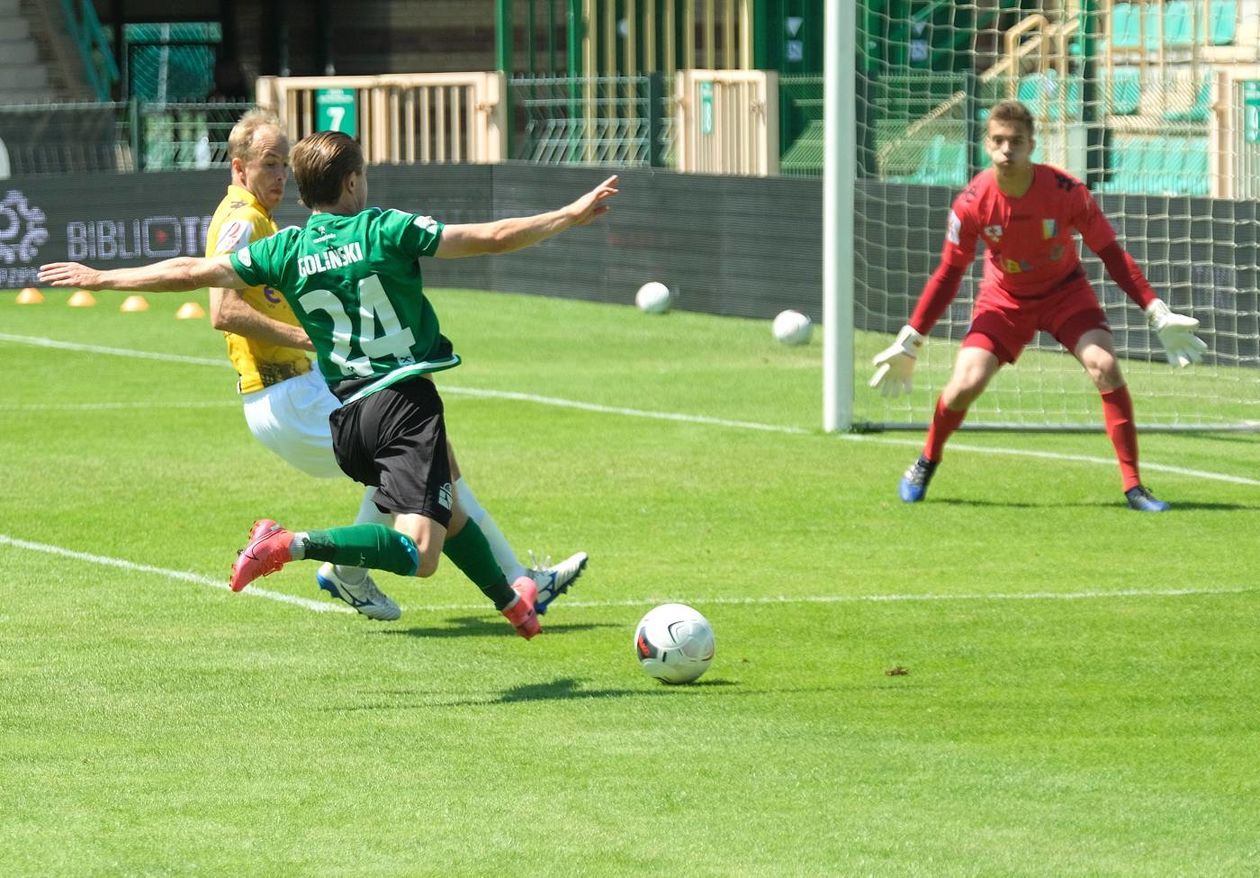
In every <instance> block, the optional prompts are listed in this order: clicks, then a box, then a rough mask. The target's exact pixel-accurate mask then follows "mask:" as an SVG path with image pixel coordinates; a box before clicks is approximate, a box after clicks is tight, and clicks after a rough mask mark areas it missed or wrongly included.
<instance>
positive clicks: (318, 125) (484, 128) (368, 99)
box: [257, 73, 507, 164]
mask: <svg viewBox="0 0 1260 878" xmlns="http://www.w3.org/2000/svg"><path fill="white" fill-rule="evenodd" d="M331 89H341V90H343V95H347V98H346V99H347V104H346V106H345V107H344V108H343V112H346V113H348V112H350V111H352V117H353V118H354V120H355V126H354V128H355V130H353V131H349V132H347V133H351V134H354V135H355V136H357V137H358V138H359V140H360V142H361V143H362V144H363V154H364V157H365V158H366V159H367V161H368V162H371V163H375V164H381V163H388V164H399V163H408V164H410V163H430V162H433V163H487V162H500V161H503V160H504V158H506V142H507V141H506V130H507V119H506V115H507V113H506V107H507V102H506V101H505V100H504V79H503V74H501V73H410V74H388V75H382V76H293V77H277V76H264V77H260V78H259V79H258V85H257V100H258V105H259V106H262V107H267V108H269V109H271V110H274V111H275V112H276V113H277V114H279V116H280V118H281V120H282V121H283V122H284V124H285V127H286V129H287V131H288V135H289V137H290V139H292V140H297V139H299V138H301V137H304V136H306V135H307V134H310V133H312V132H314V131H318V130H323V129H327V128H332V127H336V126H335V125H334V124H331V123H332V122H336V121H337V120H336V117H334V118H333V119H332V120H330V119H329V118H327V117H325V116H323V114H321V113H320V100H319V99H320V93H321V92H325V93H327V91H328V90H331Z"/></svg>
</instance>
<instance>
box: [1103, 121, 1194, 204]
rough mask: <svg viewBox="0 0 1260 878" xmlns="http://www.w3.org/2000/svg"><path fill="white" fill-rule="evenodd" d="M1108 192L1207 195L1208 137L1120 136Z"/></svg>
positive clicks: (1112, 164)
mask: <svg viewBox="0 0 1260 878" xmlns="http://www.w3.org/2000/svg"><path fill="white" fill-rule="evenodd" d="M1101 189H1102V191H1104V192H1126V193H1132V194H1145V195H1197V196H1201V195H1207V194H1208V192H1209V191H1210V189H1211V181H1210V179H1209V177H1208V140H1207V138H1206V137H1202V136H1195V137H1173V136H1169V137H1163V136H1158V135H1118V136H1117V137H1116V140H1115V142H1114V143H1113V145H1112V153H1111V178H1110V179H1109V180H1107V181H1106V182H1105V183H1103V185H1102V187H1101Z"/></svg>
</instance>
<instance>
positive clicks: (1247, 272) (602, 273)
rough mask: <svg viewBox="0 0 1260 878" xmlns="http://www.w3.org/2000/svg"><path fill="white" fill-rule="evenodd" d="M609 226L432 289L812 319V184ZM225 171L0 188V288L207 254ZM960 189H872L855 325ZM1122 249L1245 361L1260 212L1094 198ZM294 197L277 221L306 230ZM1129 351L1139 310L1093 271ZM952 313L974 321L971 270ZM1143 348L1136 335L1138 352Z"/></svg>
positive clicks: (649, 200) (693, 180) (504, 176)
mask: <svg viewBox="0 0 1260 878" xmlns="http://www.w3.org/2000/svg"><path fill="white" fill-rule="evenodd" d="M609 173H610V172H609V171H608V170H605V169H596V168H559V167H545V166H537V165H526V164H519V165H518V164H504V165H494V166H432V165H431V166H423V165H422V166H408V167H389V166H380V167H373V168H372V169H371V171H370V173H369V183H370V200H371V202H372V203H373V204H379V205H381V206H388V207H397V208H400V209H404V210H411V211H415V212H418V213H424V214H429V215H431V216H434V217H436V218H438V219H440V220H443V221H445V222H481V221H485V220H490V219H495V218H498V217H503V216H512V215H523V214H529V213H535V212H538V211H542V210H549V209H551V208H555V207H558V206H560V205H562V204H564V203H565V202H567V201H568V200H570V199H572V198H574V197H576V196H577V195H579V194H581V193H582V192H584V191H586V190H587V189H589V188H591V187H593V186H594V185H595V184H597V183H598V182H599V181H600V180H602V179H603V178H604V177H605V176H606V175H608V174H609ZM620 177H621V190H622V191H621V194H620V195H619V196H618V197H617V199H616V200H615V201H614V207H613V211H612V213H610V214H609V215H608V217H606V218H604V219H601V220H599V221H597V222H596V223H595V224H593V225H592V226H590V227H587V228H583V229H576V230H572V231H570V232H568V233H566V234H564V235H562V236H559V237H557V238H554V239H552V240H551V241H548V242H545V243H544V244H542V245H541V246H538V247H536V248H533V249H530V250H527V251H521V252H519V253H514V254H508V255H505V256H499V257H493V258H476V259H462V260H430V261H428V262H426V264H425V266H424V272H425V282H426V283H427V284H429V285H430V286H464V287H471V288H475V289H490V290H501V291H506V292H521V293H532V294H539V295H548V296H557V297H561V298H578V299H589V300H595V301H605V302H618V303H623V304H624V303H629V302H632V301H633V297H634V292H635V290H636V289H637V288H638V287H639V286H640V285H641V284H643V283H644V282H646V281H649V280H659V281H662V282H664V283H666V284H668V285H669V286H671V287H673V288H675V289H676V290H677V291H678V292H679V299H678V305H677V307H679V308H681V309H684V310H692V311H703V312H708V313H712V314H723V315H737V316H743V317H759V318H764V317H771V316H773V315H774V314H776V313H778V312H779V311H781V310H783V309H785V308H793V309H796V310H800V311H803V312H805V313H806V314H808V315H809V316H811V317H812V318H814V319H815V320H819V319H821V316H822V292H821V288H822V241H821V238H822V232H821V223H822V190H821V184H820V183H819V181H817V180H809V179H781V178H776V179H753V178H734V177H710V176H693V175H682V174H675V173H672V172H663V171H657V172H654V171H650V170H638V169H635V170H623V171H621V172H620ZM226 185H227V176H226V174H225V173H224V172H223V171H187V172H178V173H176V172H172V173H153V174H126V175H111V174H87V175H75V176H62V177H45V176H40V177H30V178H25V179H22V178H15V179H12V180H9V181H8V182H7V185H6V187H5V188H6V191H7V192H8V194H7V195H6V196H5V197H4V199H3V201H2V202H0V288H9V289H13V288H20V287H23V286H27V285H29V284H31V283H33V282H34V270H35V268H36V267H37V266H38V265H39V263H40V262H46V261H55V260H61V259H66V258H69V259H73V260H77V261H84V262H88V263H90V264H95V265H102V266H106V265H134V264H139V263H143V262H146V261H151V260H153V259H159V258H164V257H167V256H172V255H177V254H196V255H200V254H201V253H202V252H203V250H204V228H205V225H206V224H207V223H208V222H209V217H210V214H211V213H212V212H213V210H214V208H215V206H216V205H217V204H218V201H219V199H220V198H221V197H222V194H223V191H224V188H225V186H226ZM952 196H953V193H952V192H950V191H949V190H947V189H938V188H930V187H921V186H902V185H885V184H866V185H864V187H863V188H862V189H861V191H859V193H858V198H857V211H856V212H857V223H856V231H857V235H858V245H857V248H856V249H857V289H856V301H857V311H856V317H857V323H858V326H859V327H860V328H869V329H875V330H881V331H886V332H895V331H896V329H897V328H898V327H900V326H901V325H902V323H904V322H905V319H906V317H907V316H908V312H909V309H910V308H911V307H912V306H913V302H914V299H915V298H916V297H917V296H918V294H919V290H920V288H921V287H922V284H923V281H924V280H925V279H926V277H927V276H928V274H929V273H930V272H931V270H932V269H933V267H934V266H935V262H936V259H937V255H938V253H939V251H940V245H941V241H942V237H943V234H944V229H945V217H946V213H947V211H948V209H949V204H950V201H951V198H952ZM1100 202H1101V203H1102V205H1103V208H1104V210H1105V211H1107V212H1108V214H1109V215H1110V216H1111V217H1112V219H1113V222H1114V224H1115V225H1116V227H1117V231H1118V232H1119V234H1120V238H1121V240H1122V241H1123V242H1125V245H1126V246H1127V247H1128V249H1129V250H1130V252H1132V253H1133V255H1134V257H1135V258H1136V259H1137V260H1138V262H1139V264H1141V265H1142V266H1143V267H1144V269H1145V270H1146V271H1147V274H1148V276H1149V277H1150V279H1151V282H1152V284H1154V286H1155V288H1156V290H1157V291H1159V292H1160V294H1161V295H1162V296H1164V297H1165V298H1166V299H1168V301H1169V302H1170V303H1172V304H1173V305H1174V307H1193V309H1194V313H1195V314H1196V315H1197V316H1199V318H1200V319H1201V320H1203V322H1204V324H1205V326H1206V327H1207V328H1208V329H1215V330H1217V331H1218V335H1217V337H1216V339H1215V340H1214V353H1215V354H1216V355H1218V356H1219V357H1221V358H1222V359H1223V361H1225V362H1239V361H1241V362H1251V363H1253V364H1254V362H1255V357H1256V349H1257V337H1258V336H1260V325H1258V320H1260V318H1258V316H1257V315H1258V314H1260V300H1258V299H1260V296H1258V294H1257V288H1258V287H1260V243H1258V241H1257V239H1258V237H1260V205H1257V204H1255V203H1250V202H1228V201H1220V200H1207V199H1187V198H1153V197H1140V196H1131V195H1130V196H1124V197H1123V198H1121V197H1120V196H1103V197H1102V198H1100ZM305 217H306V211H305V209H303V208H302V207H300V206H299V205H298V204H297V203H296V187H294V186H292V185H290V192H289V196H288V199H287V200H286V202H285V203H284V204H283V205H282V207H281V208H280V209H279V210H278V211H277V218H278V219H279V220H280V222H281V224H282V225H285V224H293V223H302V222H305ZM1086 265H1087V268H1088V270H1089V271H1090V274H1091V277H1093V279H1094V280H1095V284H1096V286H1097V288H1098V290H1099V293H1100V296H1101V297H1102V299H1103V302H1104V305H1105V307H1106V308H1107V311H1108V314H1109V316H1110V317H1111V318H1112V322H1113V327H1114V328H1116V330H1117V335H1118V338H1119V340H1120V342H1121V344H1122V345H1123V344H1124V343H1125V338H1124V331H1125V328H1126V326H1132V327H1140V326H1142V323H1141V314H1140V313H1139V312H1138V311H1137V310H1136V308H1134V307H1133V306H1132V305H1131V304H1130V303H1129V302H1128V300H1127V299H1126V298H1125V296H1124V294H1123V293H1122V292H1121V291H1120V290H1119V289H1118V288H1116V287H1115V285H1114V284H1112V283H1111V282H1110V281H1109V280H1106V279H1105V276H1104V273H1103V270H1102V267H1101V265H1100V264H1099V263H1098V261H1097V260H1095V259H1093V258H1092V257H1090V258H1088V259H1087V260H1086ZM973 269H974V270H973V272H972V275H971V277H970V278H969V279H968V280H967V281H966V283H965V285H964V289H963V291H962V293H961V294H960V296H959V299H958V300H957V301H956V303H955V305H954V310H953V312H952V313H951V316H952V317H953V318H954V319H956V320H958V321H961V322H965V321H966V319H967V312H968V309H969V307H970V298H971V294H972V292H973V290H974V283H975V280H976V278H977V277H978V276H979V262H977V263H976V265H975V266H973ZM1146 340H1147V335H1146V331H1145V329H1144V328H1143V329H1142V330H1141V343H1142V344H1145V342H1146Z"/></svg>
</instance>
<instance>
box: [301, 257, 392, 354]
mask: <svg viewBox="0 0 1260 878" xmlns="http://www.w3.org/2000/svg"><path fill="white" fill-rule="evenodd" d="M298 302H299V303H301V305H302V307H303V308H305V309H306V311H307V312H308V313H309V312H312V311H323V312H325V313H326V314H327V315H328V316H329V317H330V318H331V319H332V323H333V326H332V341H333V351H332V354H331V355H330V356H329V359H330V360H332V362H333V364H334V365H336V366H337V367H338V368H340V369H341V371H342V373H343V374H345V375H361V376H363V377H368V376H370V375H372V374H373V371H372V361H373V360H380V359H384V358H385V357H393V358H395V359H397V360H398V362H400V363H411V362H414V360H413V356H414V355H413V354H412V352H411V346H412V345H414V344H415V343H416V337H415V335H414V334H413V333H412V331H411V329H410V328H407V327H404V326H403V325H402V321H400V320H399V319H398V314H397V313H396V312H395V311H394V306H393V305H391V304H390V301H389V297H388V296H387V295H385V288H384V287H383V286H381V280H380V278H378V277H377V276H376V275H374V274H373V275H371V276H369V277H366V278H364V279H363V280H361V281H359V345H360V347H361V349H362V351H363V354H364V356H361V357H354V358H353V359H352V358H351V356H350V354H351V346H350V341H351V338H352V332H351V326H352V324H351V322H350V315H349V314H347V313H346V310H345V306H344V305H342V303H341V300H340V299H338V298H337V297H336V296H334V295H333V294H332V293H330V292H329V291H328V290H311V291H310V292H308V293H305V294H304V295H303V296H302V297H301V298H300V299H298ZM378 332H379V333H380V336H379V337H377V333H378Z"/></svg>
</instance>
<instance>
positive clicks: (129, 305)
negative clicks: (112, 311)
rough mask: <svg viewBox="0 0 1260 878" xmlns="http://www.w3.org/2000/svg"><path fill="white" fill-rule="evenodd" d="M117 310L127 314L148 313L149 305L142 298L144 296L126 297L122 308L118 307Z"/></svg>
mask: <svg viewBox="0 0 1260 878" xmlns="http://www.w3.org/2000/svg"><path fill="white" fill-rule="evenodd" d="M118 310H119V311H125V312H128V313H130V312H132V311H148V310H149V303H148V301H147V300H146V299H145V298H144V296H128V297H127V298H125V299H123V303H122V307H120V308H119V309H118Z"/></svg>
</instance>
